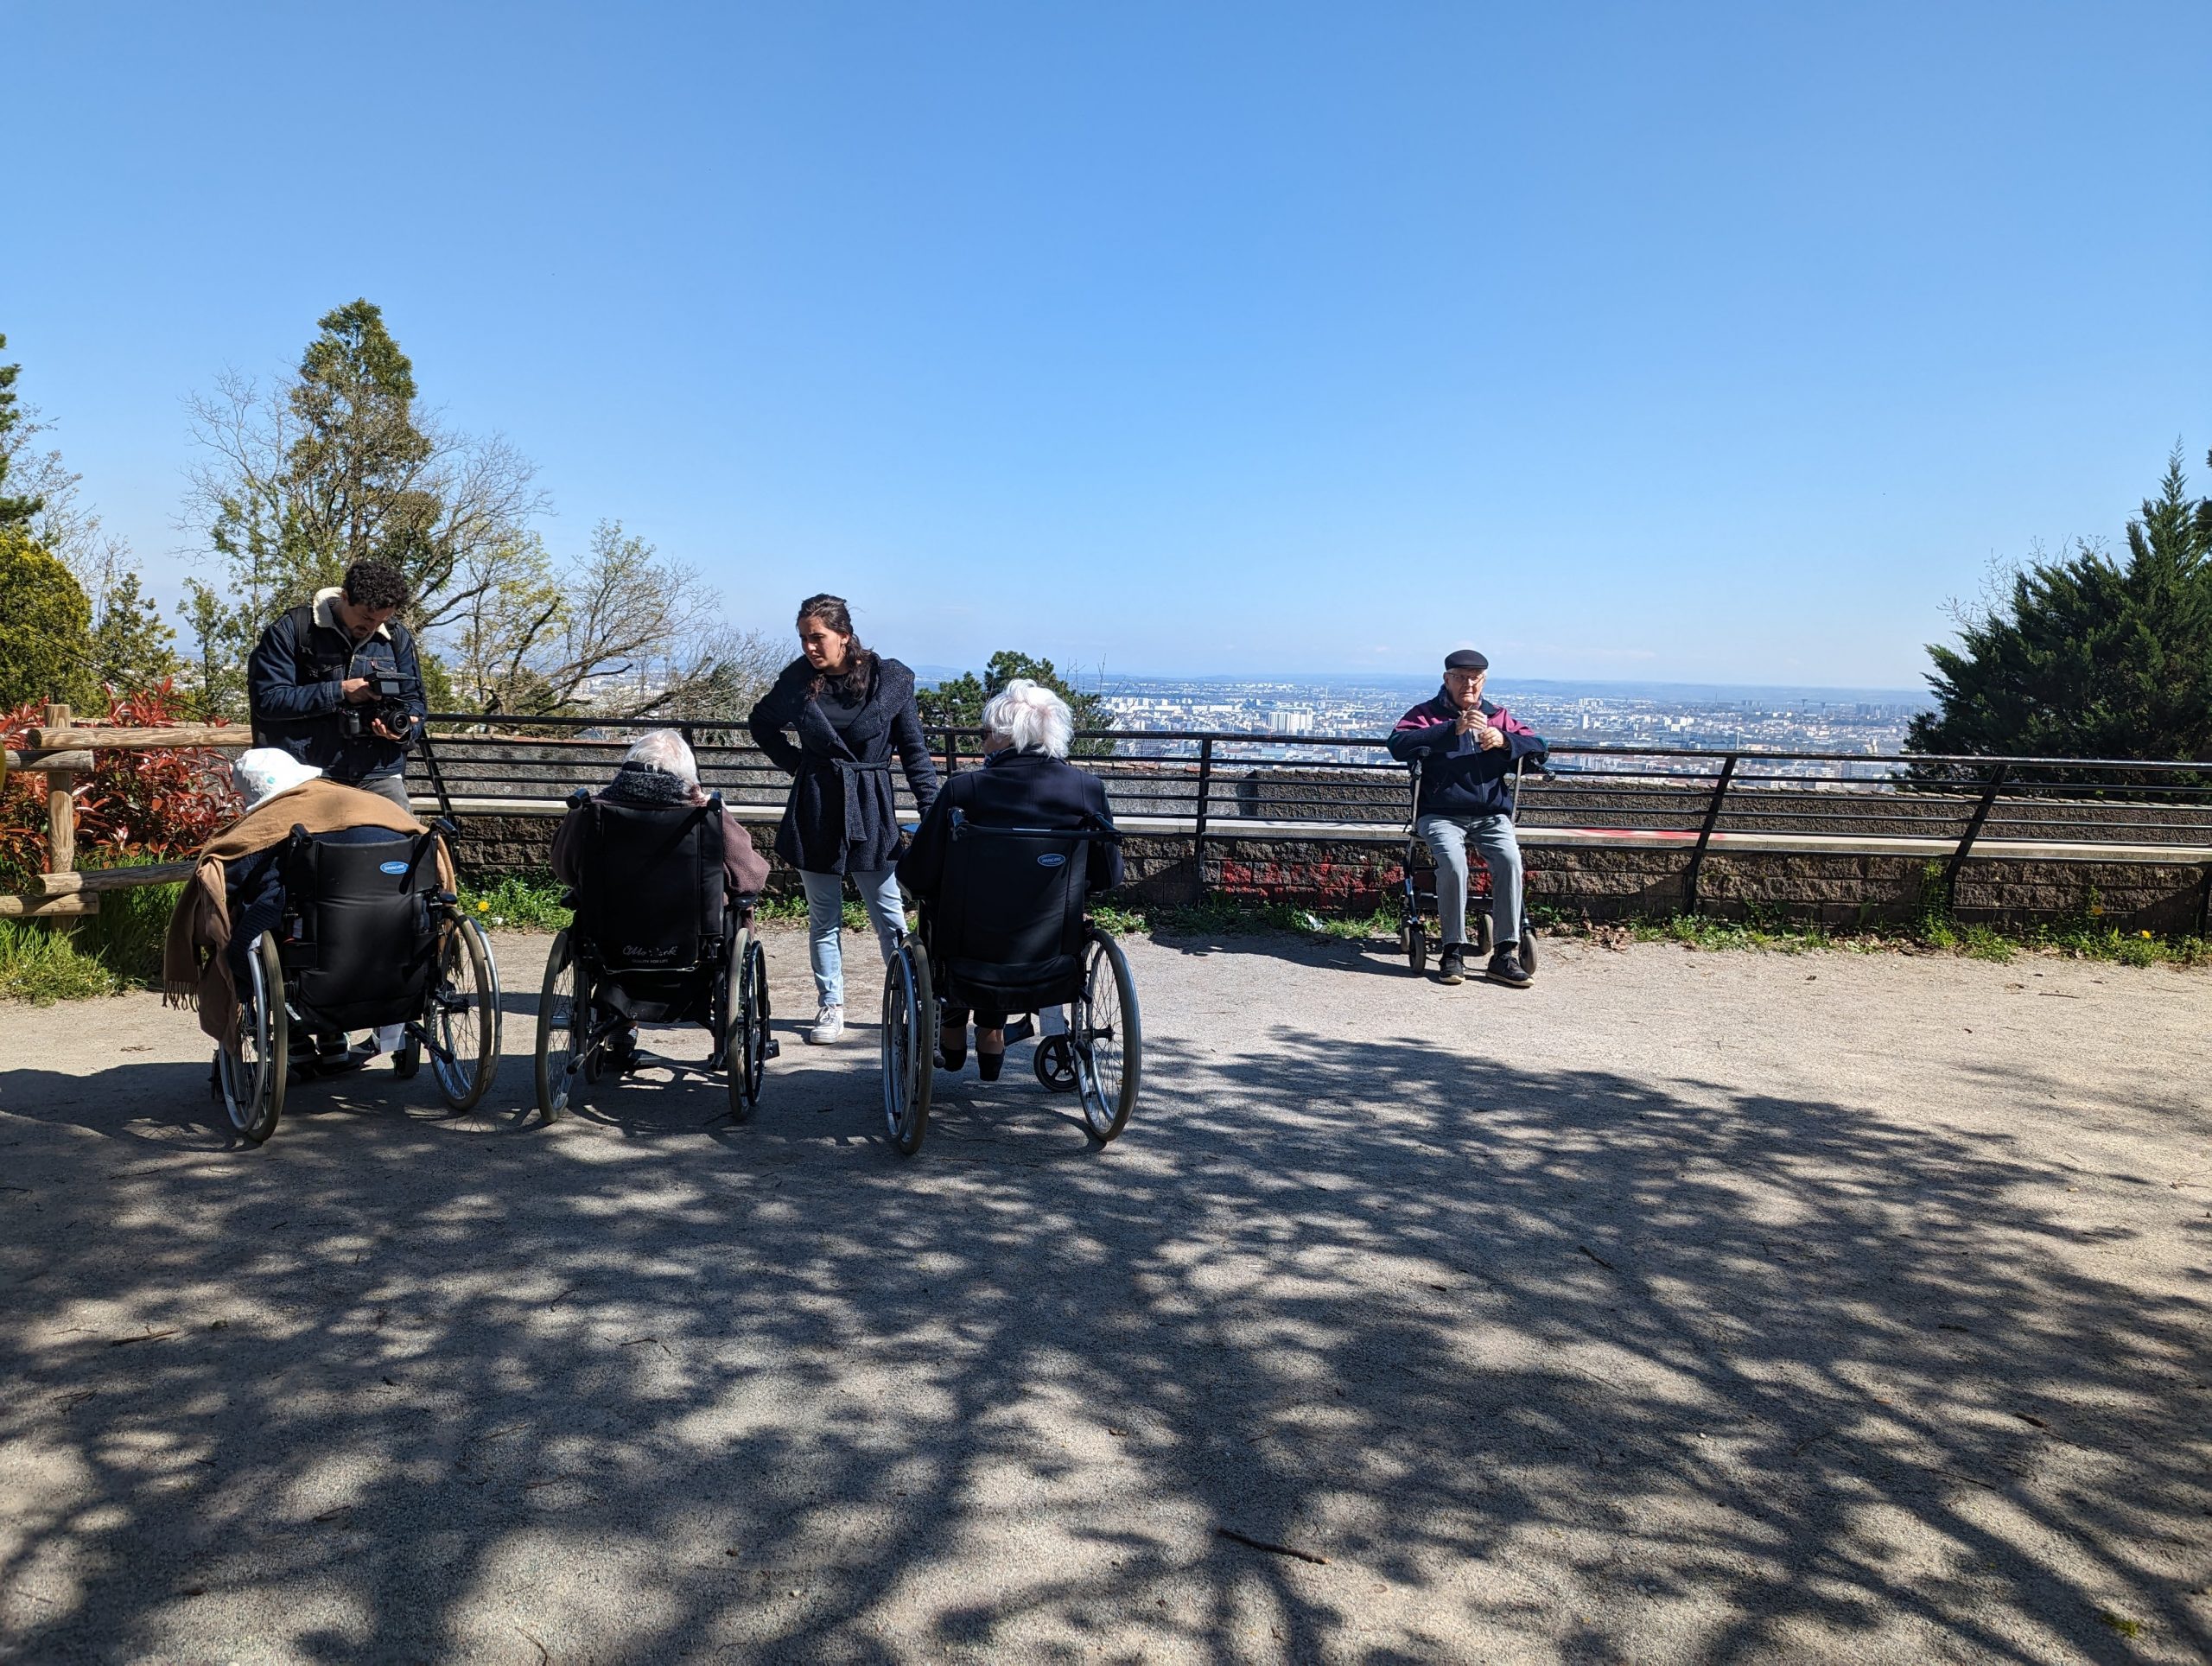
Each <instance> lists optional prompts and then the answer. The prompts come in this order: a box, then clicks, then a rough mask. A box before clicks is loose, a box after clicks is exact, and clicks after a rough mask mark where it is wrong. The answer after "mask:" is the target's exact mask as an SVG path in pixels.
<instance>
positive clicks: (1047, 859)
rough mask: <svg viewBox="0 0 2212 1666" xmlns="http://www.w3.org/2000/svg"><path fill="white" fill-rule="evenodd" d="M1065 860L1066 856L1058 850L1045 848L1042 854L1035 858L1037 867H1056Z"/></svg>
mask: <svg viewBox="0 0 2212 1666" xmlns="http://www.w3.org/2000/svg"><path fill="white" fill-rule="evenodd" d="M1066 860H1067V858H1066V857H1065V856H1064V855H1061V854H1060V853H1059V852H1058V851H1057V850H1047V851H1046V853H1045V854H1044V855H1041V856H1039V857H1038V858H1037V865H1038V867H1039V868H1058V866H1059V865H1060V864H1061V863H1062V862H1065V861H1066Z"/></svg>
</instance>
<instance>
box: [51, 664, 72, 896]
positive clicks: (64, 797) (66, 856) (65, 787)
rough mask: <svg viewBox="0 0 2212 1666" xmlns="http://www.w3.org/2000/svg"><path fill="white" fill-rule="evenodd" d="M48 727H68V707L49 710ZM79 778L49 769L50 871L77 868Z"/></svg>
mask: <svg viewBox="0 0 2212 1666" xmlns="http://www.w3.org/2000/svg"><path fill="white" fill-rule="evenodd" d="M46 726H47V728H68V727H69V708H68V707H67V706H61V705H54V706H48V708H47V709H46ZM75 785H77V778H76V776H75V775H74V774H73V773H71V772H70V771H68V770H66V769H49V770H48V771H47V772H46V843H47V861H46V871H47V872H48V873H49V874H68V873H73V872H74V871H75V870H76V867H77V800H76V799H75V798H73V796H72V794H71V789H72V788H73V787H74V786H75Z"/></svg>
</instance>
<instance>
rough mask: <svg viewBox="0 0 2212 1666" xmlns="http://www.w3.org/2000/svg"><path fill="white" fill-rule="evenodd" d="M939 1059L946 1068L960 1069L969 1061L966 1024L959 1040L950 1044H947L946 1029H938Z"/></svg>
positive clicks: (940, 1063)
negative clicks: (945, 1038)
mask: <svg viewBox="0 0 2212 1666" xmlns="http://www.w3.org/2000/svg"><path fill="white" fill-rule="evenodd" d="M937 1061H938V1064H939V1065H943V1066H944V1068H945V1069H946V1070H958V1069H959V1068H960V1067H961V1066H962V1065H964V1064H966V1063H967V1062H968V1031H967V1029H966V1027H964V1026H963V1027H962V1029H961V1032H960V1040H959V1042H958V1043H957V1045H954V1046H947V1045H946V1044H945V1040H944V1030H943V1029H939V1030H938V1033H937Z"/></svg>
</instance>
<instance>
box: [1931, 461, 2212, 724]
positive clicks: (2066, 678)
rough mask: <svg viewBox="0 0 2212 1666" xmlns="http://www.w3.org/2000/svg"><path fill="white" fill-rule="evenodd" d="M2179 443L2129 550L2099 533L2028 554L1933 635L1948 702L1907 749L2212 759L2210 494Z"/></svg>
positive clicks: (1940, 689) (1939, 692)
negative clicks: (1940, 636)
mask: <svg viewBox="0 0 2212 1666" xmlns="http://www.w3.org/2000/svg"><path fill="white" fill-rule="evenodd" d="M2188 486H2189V481H2188V478H2187V476H2186V475H2184V474H2183V472H2182V462H2181V453H2180V451H2179V449H2178V448H2177V449H2176V451H2175V452H2174V455H2172V456H2171V458H2170V459H2168V461H2167V467H2166V474H2165V478H2164V480H2163V481H2162V482H2161V483H2160V486H2159V491H2158V496H2157V497H2155V498H2152V499H2147V500H2146V501H2145V503H2144V505H2143V512H2142V514H2141V516H2140V518H2138V519H2135V520H2132V521H2130V522H2129V523H2128V524H2127V557H2126V561H2125V562H2120V561H2115V560H2114V559H2113V558H2112V557H2111V556H2108V555H2107V554H2106V553H2105V552H2104V551H2103V550H2101V549H2099V548H2097V547H2095V546H2094V545H2091V544H2087V543H2083V544H2078V545H2076V547H2075V553H2074V554H2073V555H2072V556H2068V557H2065V558H2064V559H2062V560H2058V561H2038V562H2034V563H2030V564H2029V565H2028V566H2026V567H2025V568H2024V569H2022V570H2021V571H2019V572H2018V573H2017V574H2016V575H2014V576H2013V579H2012V585H2011V588H2010V590H2009V593H2008V594H2006V595H2004V596H2003V597H2001V598H2000V599H1999V601H1998V602H1997V603H1996V604H1995V605H1994V606H1993V607H1991V608H1989V610H1988V611H1987V612H1986V614H1984V615H1983V616H1982V617H1981V618H1980V619H1977V620H1970V621H1968V622H1967V623H1966V624H1965V625H1964V626H1962V628H1961V631H1960V633H1959V643H1958V645H1957V646H1955V647H1948V646H1943V645H1930V646H1929V650H1928V652H1929V658H1932V659H1934V661H1935V662H1936V671H1935V672H1934V673H1933V674H1932V675H1931V676H1930V677H1929V679H1928V680H1929V686H1930V687H1931V688H1932V689H1933V690H1935V694H1936V702H1937V708H1938V709H1936V711H1934V712H1931V713H1928V714H1925V715H1922V716H1920V717H1917V718H1916V719H1914V720H1913V724H1912V728H1911V731H1910V735H1909V737H1908V739H1907V741H1906V747H1907V749H1908V751H1910V752H1920V753H1957V754H1984V755H1986V754H2018V755H2024V756H2030V757H2053V758H2144V759H2152V758H2192V759H2194V758H2212V499H2202V500H2196V501H2192V500H2191V499H2190V497H2189V493H2188Z"/></svg>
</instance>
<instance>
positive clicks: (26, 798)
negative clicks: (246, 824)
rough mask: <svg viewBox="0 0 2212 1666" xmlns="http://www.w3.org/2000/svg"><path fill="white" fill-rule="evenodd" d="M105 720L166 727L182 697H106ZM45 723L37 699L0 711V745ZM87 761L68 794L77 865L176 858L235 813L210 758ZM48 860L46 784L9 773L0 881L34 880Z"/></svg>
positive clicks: (191, 750)
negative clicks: (89, 764) (72, 804)
mask: <svg viewBox="0 0 2212 1666" xmlns="http://www.w3.org/2000/svg"><path fill="white" fill-rule="evenodd" d="M106 720H107V721H108V722H111V723H114V724H117V725H118V726H121V727H124V728H170V727H172V726H174V725H175V724H178V723H181V722H187V721H188V719H187V718H186V716H185V714H184V703H183V700H182V698H181V696H179V695H178V694H177V693H176V691H175V689H174V688H173V687H172V686H171V685H170V684H168V683H163V684H162V685H161V686H160V687H158V688H153V689H147V690H141V691H140V692H138V693H136V694H121V695H118V694H111V695H110V696H109V697H108V702H107V711H106ZM45 721H46V719H45V703H43V702H42V701H41V702H35V703H27V704H24V705H21V706H17V707H16V708H15V709H13V710H10V711H7V712H0V739H4V741H6V743H7V744H8V745H9V746H10V747H21V746H22V744H23V737H24V734H25V733H26V732H27V731H29V730H30V729H33V728H37V727H38V726H39V725H40V724H41V723H42V722H45ZM93 761H94V765H95V767H94V768H93V770H92V773H89V774H86V775H82V776H79V778H78V779H77V781H76V784H75V785H74V787H73V790H72V792H71V797H72V798H74V799H75V801H76V805H77V850H78V862H79V865H80V866H82V867H86V868H120V867H127V866H132V865H135V864H137V863H140V862H175V861H178V860H181V858H183V857H186V856H188V855H191V854H192V853H193V852H194V851H195V850H197V849H199V848H200V846H201V845H203V844H205V843H207V841H208V840H209V839H210V838H211V837H213V836H214V835H215V834H216V833H217V832H219V830H221V829H222V828H223V827H225V826H226V825H227V824H228V823H229V822H230V821H231V820H232V817H235V816H236V815H237V814H238V796H237V794H236V793H234V792H232V790H231V785H230V769H229V764H228V761H227V760H226V758H225V756H224V754H221V753H219V752H217V751H214V750H212V749H209V748H203V747H177V748H175V749H173V750H172V749H163V750H161V751H155V752H123V751H112V752H95V753H94V754H93ZM49 857H50V852H49V851H48V846H47V836H46V777H45V776H44V775H43V774H41V773H35V772H31V771H24V772H22V773H20V774H10V776H9V778H8V781H7V785H6V787H5V788H4V790H0V878H6V879H13V880H16V881H18V882H20V881H22V880H23V879H25V878H27V877H28V876H29V875H30V874H39V873H43V872H45V871H46V869H47V865H48V860H49Z"/></svg>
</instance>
